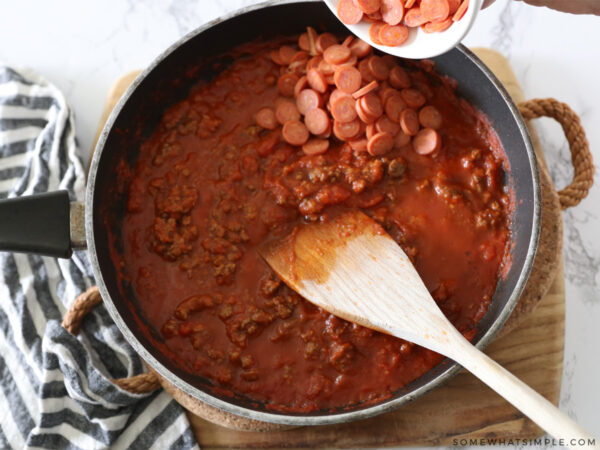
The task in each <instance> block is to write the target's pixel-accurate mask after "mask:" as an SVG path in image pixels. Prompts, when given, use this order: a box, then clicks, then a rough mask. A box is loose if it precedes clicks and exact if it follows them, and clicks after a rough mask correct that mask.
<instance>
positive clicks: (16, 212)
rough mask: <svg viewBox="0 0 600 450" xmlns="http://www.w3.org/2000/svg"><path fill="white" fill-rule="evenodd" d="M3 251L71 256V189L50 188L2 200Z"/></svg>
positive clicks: (0, 242)
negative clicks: (34, 193) (49, 189)
mask: <svg viewBox="0 0 600 450" xmlns="http://www.w3.org/2000/svg"><path fill="white" fill-rule="evenodd" d="M0 251H12V252H23V253H37V254H40V255H46V256H55V257H58V258H69V257H70V256H71V254H72V246H71V201H70V200H69V193H68V192H67V191H56V192H47V193H43V194H36V195H30V196H25V197H17V198H11V199H7V200H2V201H0Z"/></svg>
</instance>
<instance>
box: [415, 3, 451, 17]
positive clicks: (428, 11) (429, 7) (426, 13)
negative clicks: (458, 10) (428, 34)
mask: <svg viewBox="0 0 600 450" xmlns="http://www.w3.org/2000/svg"><path fill="white" fill-rule="evenodd" d="M420 7H421V14H423V17H425V19H427V21H428V22H441V21H442V20H446V19H447V18H448V16H449V15H450V4H449V3H448V0H421V3H420Z"/></svg>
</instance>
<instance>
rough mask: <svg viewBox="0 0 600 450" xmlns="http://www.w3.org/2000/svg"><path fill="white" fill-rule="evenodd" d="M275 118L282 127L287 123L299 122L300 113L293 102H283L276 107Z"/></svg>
mask: <svg viewBox="0 0 600 450" xmlns="http://www.w3.org/2000/svg"><path fill="white" fill-rule="evenodd" d="M275 117H277V120H278V122H279V123H280V124H281V125H284V124H286V123H288V122H293V121H295V120H300V112H299V111H298V108H297V107H296V104H295V103H294V102H290V101H284V102H281V103H280V104H279V105H278V106H277V109H276V110H275Z"/></svg>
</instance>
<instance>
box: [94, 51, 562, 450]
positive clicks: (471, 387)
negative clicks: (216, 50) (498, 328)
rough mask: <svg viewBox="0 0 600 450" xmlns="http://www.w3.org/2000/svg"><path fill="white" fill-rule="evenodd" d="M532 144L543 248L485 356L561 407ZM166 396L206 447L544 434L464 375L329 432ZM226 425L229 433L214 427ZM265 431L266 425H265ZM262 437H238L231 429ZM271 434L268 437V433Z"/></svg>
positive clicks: (558, 315)
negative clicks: (281, 425)
mask: <svg viewBox="0 0 600 450" xmlns="http://www.w3.org/2000/svg"><path fill="white" fill-rule="evenodd" d="M475 53H476V54H477V55H478V56H479V57H480V58H481V59H482V60H483V61H484V62H485V63H486V65H487V66H488V67H490V69H492V71H493V72H494V73H495V74H496V76H497V77H498V78H499V79H500V81H501V82H502V83H503V84H504V86H505V87H506V89H507V90H508V91H509V93H510V94H511V96H512V97H513V99H514V100H515V101H516V102H517V103H518V102H520V101H523V100H524V95H523V92H522V91H521V88H520V86H519V84H518V81H517V80H516V78H515V76H514V74H513V72H512V69H511V68H510V66H509V65H508V62H507V60H506V59H505V58H504V57H503V56H502V55H500V54H498V53H497V52H495V51H492V50H488V49H475ZM137 73H138V72H131V73H128V74H126V75H124V76H123V77H121V78H120V79H119V80H118V81H117V83H116V84H115V85H114V87H113V89H112V90H111V92H110V94H109V98H108V99H107V102H106V106H105V110H104V112H103V114H102V118H101V122H100V127H99V129H98V133H97V137H98V136H99V135H100V132H101V129H102V126H103V124H104V123H105V121H106V119H107V118H108V116H109V114H110V112H111V111H112V109H113V107H114V106H115V104H116V103H117V101H118V100H119V98H120V97H121V95H122V94H123V92H124V91H125V90H126V88H127V87H128V86H129V84H130V83H131V82H132V81H133V79H134V78H135V76H136V75H137ZM530 130H531V134H532V140H533V143H534V146H535V147H536V153H537V154H538V159H539V160H540V169H541V179H542V189H543V219H542V222H543V225H542V228H543V229H542V238H541V240H540V248H539V250H538V254H537V256H536V262H535V264H534V269H533V272H532V276H531V278H530V281H529V282H528V285H527V287H526V290H525V293H524V295H523V297H522V299H521V301H520V302H519V305H518V306H517V308H516V309H515V312H514V313H513V315H512V316H511V318H510V319H509V322H508V324H507V325H508V326H507V327H506V331H504V332H503V333H501V336H500V337H499V338H497V339H495V340H494V342H492V343H491V344H490V345H489V347H488V348H487V349H486V353H487V354H488V355H489V356H490V357H491V358H493V359H495V360H496V361H497V362H498V363H500V364H501V365H503V366H504V367H505V368H507V369H508V370H509V371H511V372H512V373H513V374H514V375H516V376H517V377H519V378H520V379H521V380H523V381H524V382H525V383H527V384H529V385H530V386H531V387H532V388H533V389H535V390H536V391H537V392H539V393H540V394H542V395H543V396H544V397H546V398H547V399H549V400H550V401H552V402H553V403H555V404H557V403H558V398H559V393H560V385H561V376H562V368H563V351H564V319H565V288H564V272H563V268H562V256H561V248H562V247H561V242H562V221H561V215H560V206H559V204H558V200H557V196H556V192H555V191H554V189H553V187H552V182H551V180H550V177H549V175H548V172H547V170H546V168H545V163H544V161H543V153H542V151H541V148H540V145H539V140H538V139H537V134H536V132H535V129H534V128H532V127H530ZM165 387H167V388H168V389H167V390H168V391H169V392H170V393H171V394H172V395H173V396H174V397H175V398H176V399H177V400H178V401H180V403H183V404H184V406H186V407H187V408H188V409H190V410H193V411H195V412H196V413H197V414H199V415H201V416H203V417H205V419H209V420H210V421H208V420H205V419H203V418H201V417H199V416H198V415H196V414H193V413H191V412H190V413H189V414H188V416H189V419H190V421H191V424H192V427H193V429H194V432H195V435H196V438H197V439H198V443H199V444H200V446H201V447H202V448H205V449H206V448H307V447H329V448H332V447H333V448H336V447H337V448H343V447H354V448H356V447H377V446H420V445H421V446H431V445H456V444H457V443H459V440H460V439H465V438H466V439H476V438H490V437H500V438H506V439H508V438H521V439H525V438H534V437H537V436H539V435H540V434H541V430H540V429H539V428H538V427H537V426H535V425H534V424H533V423H532V422H531V421H530V420H528V419H526V418H524V417H523V415H522V414H521V413H520V412H519V411H517V410H516V409H515V408H513V407H512V406H511V405H509V404H508V403H507V402H506V401H505V400H504V399H502V398H501V397H500V396H498V395H497V394H496V393H495V392H493V391H492V390H491V389H489V388H488V387H487V386H485V385H484V384H483V383H482V382H480V381H479V380H477V379H476V378H475V377H473V376H472V375H470V374H468V373H466V372H464V371H463V372H461V373H459V374H458V375H457V376H456V377H454V378H453V379H451V380H450V381H449V382H447V383H446V384H444V385H443V386H442V387H440V388H438V389H436V390H434V391H432V392H430V393H429V394H427V395H425V396H423V397H421V398H419V399H417V400H416V401H414V402H413V403H410V404H408V405H405V406H403V407H401V408H400V409H398V410H396V411H394V412H391V413H387V414H383V415H380V416H378V417H375V418H372V419H368V420H364V421H361V422H354V423H351V424H341V425H332V426H323V427H303V428H295V429H287V430H273V426H272V425H271V426H268V425H266V424H262V425H261V423H260V422H251V421H246V420H245V419H242V418H238V417H236V416H232V415H228V414H226V413H223V412H221V411H220V410H217V409H216V408H212V407H207V405H204V404H201V403H200V402H198V401H197V400H195V399H191V398H190V399H187V398H186V397H185V395H182V393H181V392H180V391H179V392H178V391H177V389H176V388H173V387H172V386H165ZM212 422H217V423H221V424H223V425H226V426H227V427H229V428H226V427H223V426H219V425H215V424H214V423H212ZM265 425H266V426H265ZM232 427H233V428H238V429H244V430H249V429H250V430H260V431H235V430H232V429H230V428H232ZM264 430H270V431H264Z"/></svg>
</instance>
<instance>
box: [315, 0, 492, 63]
mask: <svg viewBox="0 0 600 450" xmlns="http://www.w3.org/2000/svg"><path fill="white" fill-rule="evenodd" d="M323 1H324V2H325V4H326V5H327V6H328V7H329V9H331V11H332V12H333V13H334V14H335V16H336V17H337V6H338V3H339V0H323ZM482 3H483V0H469V8H468V9H467V12H466V13H465V15H464V16H463V18H462V19H461V20H459V21H458V22H455V23H453V24H452V26H451V27H450V28H448V29H447V30H446V31H442V32H436V33H425V32H424V31H423V30H421V28H420V27H419V28H409V33H408V39H407V40H406V42H404V44H402V45H400V46H398V47H387V46H385V45H377V44H375V43H373V41H371V38H370V37H369V28H370V27H371V23H370V22H366V21H364V20H363V21H361V22H360V23H358V24H356V25H346V24H344V25H346V27H347V28H348V29H349V30H350V31H351V32H352V33H354V34H355V35H356V36H358V37H359V38H361V39H362V40H363V41H365V42H368V43H369V44H371V45H372V46H373V47H375V48H377V49H379V50H381V51H382V52H385V53H389V54H390V55H394V56H399V57H401V58H411V59H420V58H432V57H434V56H437V55H441V54H442V53H446V52H447V51H448V50H450V49H451V48H453V47H455V46H456V45H457V44H458V43H459V42H460V41H462V39H463V38H464V37H465V36H466V34H467V32H468V31H469V30H470V29H471V27H472V26H473V23H474V22H475V18H476V17H477V13H479V11H480V9H481V5H482ZM342 23H343V22H342Z"/></svg>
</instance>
